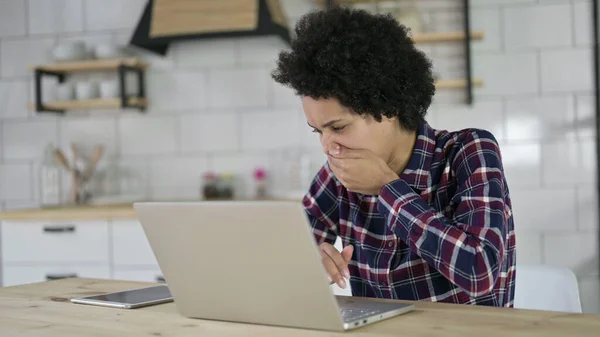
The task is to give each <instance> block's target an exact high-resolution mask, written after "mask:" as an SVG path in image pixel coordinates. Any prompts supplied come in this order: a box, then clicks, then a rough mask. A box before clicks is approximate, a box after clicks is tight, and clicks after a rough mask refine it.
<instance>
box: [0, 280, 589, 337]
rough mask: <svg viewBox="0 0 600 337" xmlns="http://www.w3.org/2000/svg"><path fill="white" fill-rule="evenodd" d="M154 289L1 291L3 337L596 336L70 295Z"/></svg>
mask: <svg viewBox="0 0 600 337" xmlns="http://www.w3.org/2000/svg"><path fill="white" fill-rule="evenodd" d="M146 285H150V284H149V283H139V282H124V281H113V280H97V279H62V280H57V281H50V282H44V283H37V284H29V285H21V286H15V287H6V288H0V332H1V333H0V335H2V336H11V337H15V336H47V337H67V336H77V337H82V336H128V337H138V336H164V337H167V336H190V337H191V336H194V337H198V336H203V337H204V336H215V337H224V336H244V337H247V336H265V337H269V336H289V337H294V336H345V335H356V336H394V337H397V336H402V337H413V336H434V337H435V336H440V337H452V336H458V337H471V336H472V337H492V336H502V337H506V336H511V337H513V336H544V337H551V336H560V337H567V336H571V335H572V336H578V337H581V336H595V337H597V336H599V334H600V315H590V314H567V313H556V312H541V311H529V310H517V309H505V308H488V307H475V306H466V305H452V304H440V303H424V302H419V303H417V304H416V310H415V311H413V312H411V313H408V314H406V315H402V316H399V317H395V318H392V319H389V320H385V321H382V322H379V323H376V324H373V325H370V326H366V327H363V328H360V329H357V330H354V331H351V332H345V333H344V332H342V333H331V332H324V331H313V330H305V329H289V328H280V327H267V326H261V325H249V324H239V323H228V322H217V321H205V320H198V319H188V318H185V317H182V316H180V315H179V314H178V313H177V310H176V308H175V304H174V303H168V304H162V305H157V306H152V307H146V308H142V309H133V310H121V309H112V308H102V307H94V306H83V305H76V304H72V303H70V302H69V299H70V298H72V297H79V296H83V295H92V294H99V293H103V292H112V291H119V290H123V289H129V288H135V287H140V286H146Z"/></svg>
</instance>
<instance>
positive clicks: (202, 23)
mask: <svg viewBox="0 0 600 337" xmlns="http://www.w3.org/2000/svg"><path fill="white" fill-rule="evenodd" d="M277 2H279V1H277ZM272 15H273V13H272ZM274 16H275V15H274ZM275 17H277V16H275ZM257 26H258V0H218V1H217V0H154V7H153V10H152V22H151V24H150V36H151V37H161V36H170V35H187V34H203V33H217V32H229V31H239V30H254V29H256V27H257Z"/></svg>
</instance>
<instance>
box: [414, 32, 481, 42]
mask: <svg viewBox="0 0 600 337" xmlns="http://www.w3.org/2000/svg"><path fill="white" fill-rule="evenodd" d="M484 35H485V34H484V33H483V32H482V31H472V32H471V34H470V38H471V41H474V40H483V38H484ZM465 39H466V35H465V33H464V32H438V33H419V34H413V41H414V42H415V43H433V42H456V41H464V40H465Z"/></svg>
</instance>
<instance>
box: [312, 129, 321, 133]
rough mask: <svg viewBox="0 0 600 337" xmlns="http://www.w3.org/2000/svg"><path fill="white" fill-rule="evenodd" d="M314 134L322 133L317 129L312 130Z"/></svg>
mask: <svg viewBox="0 0 600 337" xmlns="http://www.w3.org/2000/svg"><path fill="white" fill-rule="evenodd" d="M312 132H314V133H321V131H319V130H317V129H312Z"/></svg>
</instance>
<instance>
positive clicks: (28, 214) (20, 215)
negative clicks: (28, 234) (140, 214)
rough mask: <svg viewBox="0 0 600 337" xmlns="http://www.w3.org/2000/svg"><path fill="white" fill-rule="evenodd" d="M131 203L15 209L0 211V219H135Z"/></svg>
mask: <svg viewBox="0 0 600 337" xmlns="http://www.w3.org/2000/svg"><path fill="white" fill-rule="evenodd" d="M135 218H137V216H136V214H135V210H134V209H133V204H132V203H122V204H110V205H82V206H61V207H48V208H31V209H15V210H6V211H0V220H12V221H35V220H41V221H53V220H57V221H61V220H65V221H74V220H96V219H106V220H114V219H135Z"/></svg>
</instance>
